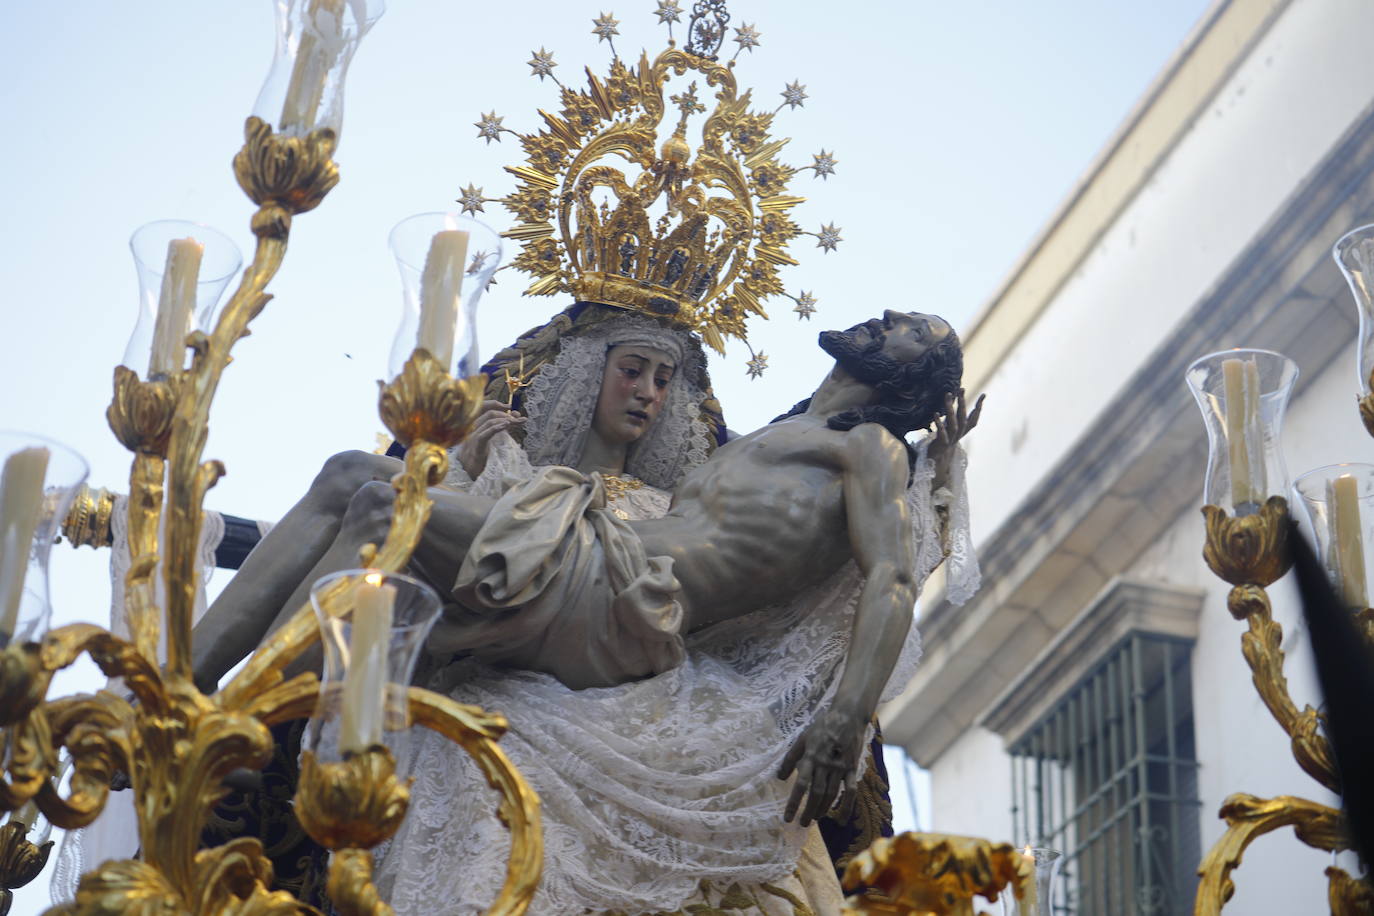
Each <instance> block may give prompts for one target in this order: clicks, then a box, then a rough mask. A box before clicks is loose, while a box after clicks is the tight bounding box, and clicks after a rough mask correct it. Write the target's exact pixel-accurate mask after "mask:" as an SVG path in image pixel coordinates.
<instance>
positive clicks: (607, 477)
mask: <svg viewBox="0 0 1374 916" xmlns="http://www.w3.org/2000/svg"><path fill="white" fill-rule="evenodd" d="M601 480H602V482H603V483H604V484H605V485H606V501H607V502H615V501H616V500H617V499H620V498H621V497H622V496H624V495H625V494H626V493H628V492H629V491H630V490H638V489H639V488H640V487H642V486H644V481H642V480H640V479H639V478H638V477H622V476H620V475H618V474H603V475H602V476H601Z"/></svg>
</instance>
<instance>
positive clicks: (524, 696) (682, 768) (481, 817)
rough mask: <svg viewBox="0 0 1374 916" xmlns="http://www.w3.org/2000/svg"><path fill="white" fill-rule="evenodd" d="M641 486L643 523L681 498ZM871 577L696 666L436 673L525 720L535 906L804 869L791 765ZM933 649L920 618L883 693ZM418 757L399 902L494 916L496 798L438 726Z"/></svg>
mask: <svg viewBox="0 0 1374 916" xmlns="http://www.w3.org/2000/svg"><path fill="white" fill-rule="evenodd" d="M513 447H514V445H513V443H511V448H513ZM515 451H516V452H518V449H515ZM493 455H498V456H501V457H499V458H498V459H497V461H496V465H497V466H496V467H494V468H493V467H492V466H490V465H489V467H488V469H487V471H489V472H491V474H492V475H493V476H495V475H498V474H503V473H505V472H506V470H508V469H509V468H510V465H509V464H507V463H506V462H507V460H510V461H511V462H513V463H514V464H516V465H518V464H519V463H520V461H521V458H516V457H515V456H514V454H512V453H511V452H510V451H509V450H508V449H505V448H502V449H500V450H498V449H493ZM522 457H523V456H522ZM931 474H932V466H931V463H930V462H929V461H928V460H926V459H925V458H924V449H923V450H922V457H921V460H920V461H918V463H917V467H916V472H915V474H914V478H913V481H912V484H911V487H910V489H909V491H908V501H909V506H910V509H911V517H912V524H913V527H914V529H915V530H914V534H915V538H914V543H915V552H916V556H915V557H914V561H915V562H914V568H915V571H916V572H917V574H918V576H919V580H920V581H924V578H925V576H926V575H928V574H929V572H930V570H932V569H933V568H934V567H935V566H936V565H938V563H939V562H940V559H941V558H942V556H943V549H942V545H941V539H940V532H939V521H938V518H937V516H936V514H935V512H934V509H933V506H932V503H931V489H930V486H931ZM487 476H488V474H487V472H484V473H483V475H482V477H481V478H479V479H478V481H477V482H476V484H475V486H479V487H480V486H482V485H483V478H486V477H487ZM634 494H639V495H638V497H637V498H638V499H639V500H642V501H643V502H642V503H640V504H639V505H637V506H636V507H635V509H636V513H638V512H640V511H644V512H647V515H645V516H638V514H637V516H636V517H652V516H658V515H661V514H663V512H664V511H666V509H667V502H668V494H666V493H662V492H659V491H652V490H649V489H648V488H647V487H646V488H644V489H643V490H639V491H630V493H629V494H627V495H630V496H631V497H632V498H636V497H635V496H634ZM650 494H653V495H652V496H650ZM958 501H959V500H958V496H957V495H956V497H955V500H954V503H955V504H957V503H958ZM619 505H620V506H621V507H622V508H626V509H628V508H629V507H628V506H627V505H625V504H624V503H620V504H619ZM970 556H971V555H970ZM860 586H861V576H860V575H859V573H858V570H857V569H856V568H855V567H854V565H853V564H852V563H851V564H849V565H847V566H846V567H845V568H843V569H841V570H840V571H839V572H838V573H836V574H835V575H834V576H833V577H832V578H831V579H830V580H829V581H828V582H826V583H824V584H822V585H821V586H818V587H815V588H812V589H809V590H808V591H807V592H806V593H804V594H803V595H801V596H799V597H798V598H797V599H796V600H794V601H792V602H790V603H789V604H787V605H785V606H780V607H774V608H769V609H766V610H762V611H758V612H756V613H754V614H750V615H748V616H746V617H743V618H740V619H737V620H733V621H728V622H726V623H723V624H720V625H717V626H714V627H711V628H708V629H707V630H704V631H701V632H699V633H696V634H693V635H691V636H689V637H688V640H687V649H688V651H687V661H686V662H685V663H684V664H683V666H682V667H681V668H678V669H675V670H672V671H669V672H666V673H664V674H661V675H658V676H657V677H654V678H651V679H648V680H643V681H637V682H633V683H629V684H623V685H620V686H618V687H610V688H600V689H590V690H582V691H572V690H569V689H567V688H566V687H564V686H563V685H562V684H561V683H559V682H558V681H557V680H555V679H554V678H552V677H549V676H547V675H542V674H537V673H532V672H523V671H513V670H507V669H501V670H497V669H493V668H489V667H485V666H483V665H481V664H480V663H477V662H475V661H473V660H464V661H460V662H457V663H454V664H451V665H449V666H448V667H446V668H443V669H442V670H440V671H439V672H437V673H436V674H435V675H433V677H432V679H431V680H430V682H429V683H428V685H427V686H429V687H430V688H431V689H434V690H438V691H441V692H444V693H447V694H449V695H451V696H453V697H454V698H455V699H457V700H459V701H460V702H463V703H475V704H477V705H480V706H483V707H485V708H487V709H493V710H499V711H500V712H502V713H504V714H505V715H506V716H507V717H508V719H509V720H510V723H511V731H510V732H509V733H508V734H507V736H506V737H505V738H503V739H502V741H501V745H502V748H503V749H504V750H505V752H506V754H507V755H509V757H510V758H511V760H512V762H513V763H514V764H515V766H516V767H517V768H518V769H519V770H520V772H521V773H522V774H524V776H525V778H526V779H527V780H528V781H529V783H530V784H531V785H532V786H533V787H534V788H535V789H536V791H538V792H539V795H540V798H541V799H542V801H543V814H544V843H545V849H546V853H545V859H544V863H545V868H544V880H543V882H542V883H541V886H540V889H539V892H538V894H537V895H536V897H535V901H534V904H533V906H532V907H531V909H530V913H532V914H548V916H566V914H575V913H582V912H585V911H593V912H595V911H601V910H617V911H622V910H623V911H626V912H630V913H635V912H639V911H645V912H653V911H672V910H676V909H678V908H679V907H680V906H681V905H682V904H683V902H684V901H687V900H689V899H691V898H692V897H693V895H694V894H695V893H696V891H697V888H698V885H699V883H700V882H701V881H703V880H707V881H711V882H712V883H717V884H729V883H732V882H736V881H738V882H742V883H746V884H758V883H762V882H773V881H778V880H780V879H783V878H785V877H786V876H788V875H790V874H791V873H792V872H793V870H794V869H795V868H796V867H797V862H798V856H799V854H800V852H801V849H802V846H803V843H804V841H805V838H806V835H807V833H806V831H805V830H804V829H802V828H800V827H797V826H795V825H788V824H785V823H784V822H783V820H782V813H783V809H784V806H785V804H786V799H787V795H788V792H789V790H790V783H786V782H783V781H781V780H779V779H777V778H776V775H775V774H776V772H777V768H778V765H779V763H780V761H781V758H782V756H783V755H784V754H785V753H786V751H787V749H788V748H789V747H790V746H791V744H792V742H793V740H794V739H795V738H796V737H797V735H798V734H799V733H800V732H801V730H802V729H804V728H805V726H806V725H807V724H809V723H810V721H811V720H812V717H813V716H814V714H815V713H816V711H817V710H818V709H819V708H821V706H822V705H823V704H824V703H825V702H826V701H827V699H828V698H829V697H830V695H831V694H832V693H833V691H834V688H835V686H836V685H837V683H838V681H839V676H840V673H841V669H842V663H843V660H844V655H845V651H846V649H847V647H848V643H849V637H850V628H851V623H852V617H853V612H854V607H855V603H856V601H857V597H858V593H859V589H860ZM919 657H920V637H919V635H918V633H917V630H916V628H915V627H914V626H913V627H912V628H911V631H910V633H909V634H908V636H907V639H906V642H905V645H904V647H903V650H902V653H901V657H900V659H899V660H898V663H897V666H896V668H895V670H894V671H893V673H892V675H891V677H890V678H889V681H888V684H887V687H886V689H885V691H884V694H883V699H885V700H886V699H890V698H891V697H893V696H895V695H896V694H897V693H898V692H900V690H901V689H902V688H903V687H904V686H905V684H906V683H907V681H908V680H909V679H910V678H911V676H912V674H913V673H914V672H915V668H916V664H917V661H918V660H919ZM403 761H404V764H406V765H408V766H409V768H410V772H411V773H412V774H413V775H414V776H415V785H414V786H413V788H412V795H411V805H410V812H409V814H408V815H407V817H406V819H405V821H404V822H403V823H402V825H401V828H400V830H399V831H398V833H397V835H396V837H395V838H394V840H393V841H392V842H391V843H390V844H388V846H387V847H384V848H382V849H380V850H379V851H378V864H377V872H376V875H377V883H378V887H379V889H380V890H381V892H382V896H383V899H386V900H388V901H389V902H390V903H391V904H392V905H393V906H394V907H395V908H396V911H397V912H398V913H402V914H410V913H440V912H442V913H446V914H463V916H467V914H476V913H481V912H483V911H484V909H485V908H486V907H487V906H488V905H490V903H491V901H493V900H494V899H495V897H496V895H497V893H498V892H499V890H500V886H501V883H502V880H503V877H504V871H505V868H504V862H505V859H506V857H507V856H508V853H509V846H510V844H509V834H508V833H507V831H506V829H505V828H504V827H503V826H502V825H501V824H500V822H499V821H498V820H497V819H496V817H495V815H494V812H495V809H496V796H495V794H494V793H493V792H492V791H491V790H490V789H488V788H487V787H486V785H485V783H484V781H483V780H482V778H481V776H480V775H479V774H478V772H477V770H476V768H475V767H473V766H472V765H471V764H470V763H469V762H468V760H467V758H466V757H465V755H463V754H462V753H461V751H459V750H458V749H457V748H455V747H454V746H453V745H452V744H451V743H450V742H448V741H446V740H445V739H443V738H441V737H438V736H436V735H434V734H432V733H430V732H427V731H422V732H418V733H416V734H414V735H412V737H411V744H410V747H409V749H408V751H407V752H406V753H405V755H404V756H403Z"/></svg>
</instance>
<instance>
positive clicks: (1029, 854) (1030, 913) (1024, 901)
mask: <svg viewBox="0 0 1374 916" xmlns="http://www.w3.org/2000/svg"><path fill="white" fill-rule="evenodd" d="M1021 856H1022V858H1024V859H1025V860H1026V865H1027V866H1028V867H1029V869H1030V877H1029V878H1027V879H1026V888H1025V894H1023V895H1022V897H1021V901H1020V902H1021V916H1040V901H1039V899H1038V898H1037V896H1036V895H1037V894H1038V893H1039V889H1038V888H1037V887H1036V886H1035V853H1034V852H1033V851H1031V848H1030V847H1029V846H1027V847H1026V848H1025V849H1023V850H1021Z"/></svg>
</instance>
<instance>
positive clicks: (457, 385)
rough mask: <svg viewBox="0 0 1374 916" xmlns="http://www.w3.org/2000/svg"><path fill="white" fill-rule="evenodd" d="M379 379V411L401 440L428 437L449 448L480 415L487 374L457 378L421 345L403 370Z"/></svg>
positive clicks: (410, 441) (426, 439) (415, 440)
mask: <svg viewBox="0 0 1374 916" xmlns="http://www.w3.org/2000/svg"><path fill="white" fill-rule="evenodd" d="M378 384H379V385H380V387H381V398H380V401H379V403H378V410H379V411H380V412H381V415H382V422H383V423H385V424H386V428H387V429H389V430H391V434H392V435H393V436H395V437H396V441H398V442H400V443H401V444H402V445H406V446H409V445H410V444H411V443H412V442H417V441H425V442H431V443H434V444H436V445H439V446H442V447H444V448H447V447H448V446H450V445H453V444H455V443H457V442H458V441H459V440H461V439H462V438H463V436H464V435H466V434H467V430H468V428H469V427H470V426H471V425H472V421H473V420H475V419H477V411H478V410H479V409H480V408H481V406H482V388H483V387H484V386H485V385H486V379H485V378H483V377H481V376H477V377H474V378H471V379H456V378H453V377H452V376H450V375H449V374H448V369H447V368H446V367H445V366H444V365H443V364H441V363H440V362H439V361H438V360H437V359H435V358H434V357H433V356H431V355H430V353H429V351H428V350H416V351H415V352H414V353H413V354H412V355H411V357H410V359H408V360H406V363H405V366H404V367H403V368H402V369H401V374H400V375H398V376H396V378H394V379H392V380H391V381H390V382H379V383H378Z"/></svg>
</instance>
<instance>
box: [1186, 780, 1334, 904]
mask: <svg viewBox="0 0 1374 916" xmlns="http://www.w3.org/2000/svg"><path fill="white" fill-rule="evenodd" d="M1221 816H1222V817H1223V818H1224V819H1225V820H1226V832H1225V833H1223V834H1222V835H1221V838H1220V839H1219V840H1217V842H1216V843H1215V844H1214V845H1213V846H1212V848H1211V849H1210V850H1208V851H1207V855H1206V856H1204V857H1203V860H1202V864H1201V865H1200V866H1199V867H1198V874H1199V875H1201V876H1202V881H1201V882H1200V883H1199V885H1198V891H1197V900H1196V903H1195V904H1194V907H1193V912H1194V913H1219V912H1221V908H1222V906H1224V905H1225V903H1226V901H1228V900H1230V899H1231V895H1232V894H1234V893H1235V892H1236V886H1235V882H1233V881H1232V880H1231V872H1232V871H1234V870H1235V869H1236V867H1237V866H1238V865H1240V860H1241V856H1242V854H1244V852H1245V849H1246V847H1247V846H1249V845H1250V844H1251V843H1252V842H1254V841H1255V839H1257V838H1258V837H1261V836H1263V835H1264V834H1266V833H1269V832H1270V831H1273V830H1278V829H1279V828H1281V827H1292V828H1293V830H1294V832H1295V833H1296V834H1297V836H1298V839H1300V840H1302V841H1303V842H1304V843H1306V844H1307V845H1308V846H1312V847H1315V848H1317V849H1323V850H1326V851H1328V852H1339V851H1341V850H1344V849H1349V848H1350V842H1349V839H1348V837H1347V836H1346V833H1345V830H1344V828H1343V827H1342V826H1341V813H1340V812H1339V811H1337V810H1336V809H1335V808H1332V807H1330V806H1329V805H1322V804H1318V803H1317V802H1312V801H1308V800H1307V799H1305V798H1297V797H1295V796H1292V795H1280V796H1279V797H1278V798H1256V797H1255V796H1253V795H1246V794H1244V793H1237V794H1235V795H1232V796H1231V797H1230V798H1228V799H1226V801H1225V802H1224V803H1223V804H1222V806H1221ZM1331 872H1338V873H1339V874H1340V875H1342V876H1345V877H1346V878H1349V876H1348V875H1345V872H1342V871H1341V870H1340V869H1328V870H1327V873H1328V874H1330V873H1331ZM1332 880H1333V883H1335V882H1336V879H1335V878H1334V877H1333V879H1332ZM1333 912H1334V910H1333Z"/></svg>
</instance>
